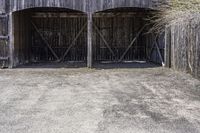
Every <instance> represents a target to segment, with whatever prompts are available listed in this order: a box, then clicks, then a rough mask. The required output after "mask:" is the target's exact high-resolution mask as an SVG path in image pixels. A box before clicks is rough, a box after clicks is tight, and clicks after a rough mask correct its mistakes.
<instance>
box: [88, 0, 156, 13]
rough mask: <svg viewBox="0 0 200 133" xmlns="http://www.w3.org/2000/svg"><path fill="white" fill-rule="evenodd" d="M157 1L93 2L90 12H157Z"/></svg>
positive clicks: (108, 0)
mask: <svg viewBox="0 0 200 133" xmlns="http://www.w3.org/2000/svg"><path fill="white" fill-rule="evenodd" d="M155 1H159V0H93V3H92V8H93V9H92V11H93V12H101V11H106V10H112V9H125V8H126V9H131V8H132V9H133V8H135V9H146V10H157V9H158V8H157V2H155Z"/></svg>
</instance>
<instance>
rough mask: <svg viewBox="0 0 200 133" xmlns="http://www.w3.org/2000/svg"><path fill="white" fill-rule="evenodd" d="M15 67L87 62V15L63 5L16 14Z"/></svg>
mask: <svg viewBox="0 0 200 133" xmlns="http://www.w3.org/2000/svg"><path fill="white" fill-rule="evenodd" d="M13 22H14V23H13V33H14V66H19V65H21V64H27V63H38V62H39V63H40V62H42V63H43V62H45V63H53V62H56V63H60V62H86V61H87V15H85V14H84V13H83V12H80V11H75V10H70V9H62V8H32V9H26V10H22V11H17V12H14V13H13Z"/></svg>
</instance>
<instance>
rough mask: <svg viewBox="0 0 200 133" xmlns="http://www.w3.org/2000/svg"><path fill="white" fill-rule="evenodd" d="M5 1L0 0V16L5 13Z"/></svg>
mask: <svg viewBox="0 0 200 133" xmlns="http://www.w3.org/2000/svg"><path fill="white" fill-rule="evenodd" d="M6 7H7V6H6V0H0V14H3V13H5V12H6Z"/></svg>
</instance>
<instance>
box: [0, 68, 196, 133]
mask: <svg viewBox="0 0 200 133" xmlns="http://www.w3.org/2000/svg"><path fill="white" fill-rule="evenodd" d="M0 133H200V81H198V80H196V79H194V78H192V77H191V76H190V75H187V74H182V73H178V72H174V71H172V70H169V69H165V68H160V67H152V68H132V69H130V68H121V69H87V68H76V69H75V68H74V69H73V68H67V69H66V68H57V69H53V68H52V69H48V68H35V69H32V68H20V69H13V70H0Z"/></svg>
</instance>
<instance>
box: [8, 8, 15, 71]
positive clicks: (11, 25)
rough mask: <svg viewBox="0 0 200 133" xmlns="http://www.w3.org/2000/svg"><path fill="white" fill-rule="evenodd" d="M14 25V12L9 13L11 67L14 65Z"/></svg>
mask: <svg viewBox="0 0 200 133" xmlns="http://www.w3.org/2000/svg"><path fill="white" fill-rule="evenodd" d="M13 31H14V27H13V14H12V12H11V13H9V17H8V34H9V41H8V42H9V43H8V45H9V68H13V67H14V32H13Z"/></svg>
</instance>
